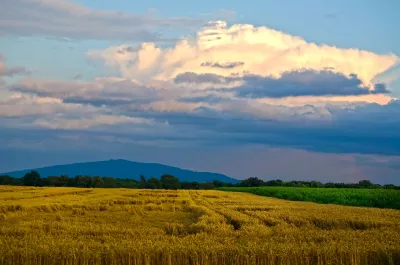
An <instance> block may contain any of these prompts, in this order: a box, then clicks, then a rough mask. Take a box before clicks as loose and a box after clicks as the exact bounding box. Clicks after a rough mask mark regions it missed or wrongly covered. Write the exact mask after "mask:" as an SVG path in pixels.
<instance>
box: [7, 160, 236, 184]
mask: <svg viewBox="0 0 400 265" xmlns="http://www.w3.org/2000/svg"><path fill="white" fill-rule="evenodd" d="M32 170H35V171H37V172H39V174H40V175H41V176H42V177H48V176H59V175H62V174H65V175H68V176H69V177H75V176H77V175H89V176H100V177H113V178H124V179H139V177H140V175H144V176H145V177H146V178H150V177H156V178H159V177H160V176H161V175H163V174H171V175H174V176H176V177H177V178H178V179H179V180H180V181H197V182H209V181H213V180H219V181H223V182H229V183H237V182H239V180H237V179H234V178H231V177H228V176H226V175H224V174H220V173H213V172H201V171H193V170H187V169H182V168H179V167H174V166H168V165H163V164H160V163H151V162H136V161H130V160H125V159H110V160H103V161H92V162H79V163H70V164H62V165H53V166H46V167H40V168H32V169H24V170H16V171H11V172H5V173H1V174H0V175H10V176H12V177H17V178H21V177H23V176H24V175H25V174H26V173H27V172H30V171H32Z"/></svg>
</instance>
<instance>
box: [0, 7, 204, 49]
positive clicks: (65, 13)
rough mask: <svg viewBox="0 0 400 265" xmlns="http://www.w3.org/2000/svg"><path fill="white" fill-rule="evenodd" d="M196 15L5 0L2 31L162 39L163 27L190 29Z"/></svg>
mask: <svg viewBox="0 0 400 265" xmlns="http://www.w3.org/2000/svg"><path fill="white" fill-rule="evenodd" d="M202 23H204V22H203V21H202V20H200V19H192V18H157V17H153V16H149V15H135V14H132V13H128V12H121V11H108V10H94V9H91V8H88V7H85V6H82V5H79V4H76V3H73V2H70V1H66V0H2V3H1V9H0V34H3V35H4V34H6V35H16V36H45V37H57V38H62V39H65V40H68V41H70V40H71V39H119V40H133V41H138V40H139V41H156V40H160V35H159V34H158V33H156V32H157V31H159V30H163V29H164V30H168V29H171V28H179V29H188V28H193V27H198V26H199V25H201V24H202Z"/></svg>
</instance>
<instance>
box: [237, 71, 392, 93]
mask: <svg viewBox="0 0 400 265" xmlns="http://www.w3.org/2000/svg"><path fill="white" fill-rule="evenodd" d="M243 80H244V84H243V85H242V86H240V87H238V88H235V91H237V95H238V96H241V97H254V98H264V97H271V98H280V97H288V96H292V97H294V96H350V95H367V94H385V93H389V91H388V90H387V89H386V86H385V84H381V83H378V84H375V85H374V89H373V90H370V89H369V88H368V87H366V86H364V85H363V84H362V81H361V80H360V79H359V78H358V77H357V75H355V74H351V75H350V76H345V75H344V74H341V73H335V72H333V71H330V70H321V71H316V70H300V71H292V72H284V73H282V75H281V76H280V77H279V78H273V77H261V76H257V75H251V76H245V77H244V78H243Z"/></svg>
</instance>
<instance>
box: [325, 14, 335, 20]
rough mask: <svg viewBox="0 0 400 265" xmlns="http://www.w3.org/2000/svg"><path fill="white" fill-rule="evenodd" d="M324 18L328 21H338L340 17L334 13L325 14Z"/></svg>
mask: <svg viewBox="0 0 400 265" xmlns="http://www.w3.org/2000/svg"><path fill="white" fill-rule="evenodd" d="M324 17H325V18H327V19H337V18H338V15H337V14H334V13H329V14H325V16H324Z"/></svg>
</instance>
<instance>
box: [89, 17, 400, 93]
mask: <svg viewBox="0 0 400 265" xmlns="http://www.w3.org/2000/svg"><path fill="white" fill-rule="evenodd" d="M88 55H89V57H90V58H92V59H96V60H98V59H100V60H103V61H104V62H105V63H106V64H107V65H108V66H110V67H114V68H117V69H119V70H120V72H121V74H122V75H123V76H124V77H127V78H130V79H135V80H139V81H148V80H149V79H158V80H171V79H173V78H175V77H176V76H178V75H179V74H182V73H185V72H193V73H196V74H215V75H219V76H224V77H232V76H244V75H248V74H251V75H259V76H264V77H265V76H268V77H274V78H278V77H281V75H282V73H284V72H293V71H298V70H299V69H311V70H315V71H323V70H330V71H333V72H335V73H341V74H343V75H345V76H347V77H349V76H351V75H352V74H356V75H357V77H358V79H359V80H360V81H361V82H362V85H364V86H367V87H370V88H371V89H372V88H373V83H374V81H373V80H374V77H375V76H377V75H378V74H380V73H382V72H384V71H386V70H387V69H389V68H390V67H392V66H393V65H395V64H396V62H398V57H397V56H395V55H394V54H386V55H379V54H374V53H372V52H368V51H363V50H357V49H341V48H337V47H334V46H328V45H317V44H315V43H310V42H307V41H306V40H304V39H302V38H300V37H296V36H291V35H288V34H285V33H283V32H279V31H276V30H273V29H270V28H268V27H254V26H253V25H232V26H229V27H228V26H227V24H226V23H225V22H221V21H220V22H217V23H212V24H210V26H209V27H206V28H204V29H202V30H200V31H199V32H198V33H197V36H196V38H194V39H185V40H182V41H180V42H178V43H176V45H175V46H173V47H165V48H164V47H159V46H157V45H156V44H155V43H152V42H148V43H143V44H142V45H140V46H132V45H129V44H124V45H121V46H113V47H110V48H108V49H106V50H97V51H90V52H89V53H88Z"/></svg>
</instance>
